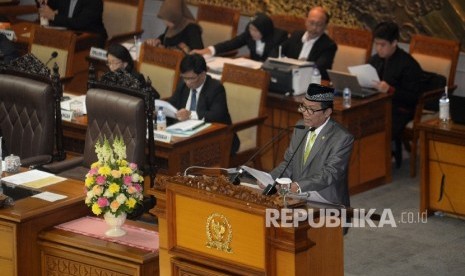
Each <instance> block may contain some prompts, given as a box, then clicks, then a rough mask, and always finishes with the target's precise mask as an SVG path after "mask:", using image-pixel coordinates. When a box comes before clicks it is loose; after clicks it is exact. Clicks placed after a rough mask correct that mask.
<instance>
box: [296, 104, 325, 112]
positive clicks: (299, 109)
mask: <svg viewBox="0 0 465 276" xmlns="http://www.w3.org/2000/svg"><path fill="white" fill-rule="evenodd" d="M325 109H326V108H320V109H316V110H315V109H312V108H310V107H308V106H305V105H303V104H300V105H299V107H298V108H297V111H299V112H300V113H304V112H308V114H310V115H313V114H315V112H318V111H323V110H325Z"/></svg>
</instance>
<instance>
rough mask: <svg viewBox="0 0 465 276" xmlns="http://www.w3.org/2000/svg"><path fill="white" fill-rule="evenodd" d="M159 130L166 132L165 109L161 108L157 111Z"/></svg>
mask: <svg viewBox="0 0 465 276" xmlns="http://www.w3.org/2000/svg"><path fill="white" fill-rule="evenodd" d="M157 130H159V131H164V130H166V115H165V112H164V111H163V107H161V106H160V107H159V108H158V111H157Z"/></svg>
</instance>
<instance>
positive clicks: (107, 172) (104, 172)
mask: <svg viewBox="0 0 465 276" xmlns="http://www.w3.org/2000/svg"><path fill="white" fill-rule="evenodd" d="M98 173H99V174H101V175H105V176H107V175H110V173H111V168H110V167H108V166H107V165H105V166H103V167H101V168H99V169H98Z"/></svg>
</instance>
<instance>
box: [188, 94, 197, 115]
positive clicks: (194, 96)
mask: <svg viewBox="0 0 465 276" xmlns="http://www.w3.org/2000/svg"><path fill="white" fill-rule="evenodd" d="M196 109H197V90H195V89H192V95H191V107H190V108H189V110H190V111H196Z"/></svg>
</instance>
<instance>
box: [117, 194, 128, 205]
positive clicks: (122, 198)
mask: <svg viewBox="0 0 465 276" xmlns="http://www.w3.org/2000/svg"><path fill="white" fill-rule="evenodd" d="M127 199H128V198H127V197H126V196H125V195H124V194H119V195H118V196H117V197H116V201H118V203H119V204H124V203H125V202H126V200H127Z"/></svg>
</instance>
